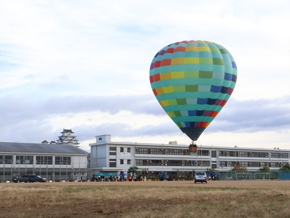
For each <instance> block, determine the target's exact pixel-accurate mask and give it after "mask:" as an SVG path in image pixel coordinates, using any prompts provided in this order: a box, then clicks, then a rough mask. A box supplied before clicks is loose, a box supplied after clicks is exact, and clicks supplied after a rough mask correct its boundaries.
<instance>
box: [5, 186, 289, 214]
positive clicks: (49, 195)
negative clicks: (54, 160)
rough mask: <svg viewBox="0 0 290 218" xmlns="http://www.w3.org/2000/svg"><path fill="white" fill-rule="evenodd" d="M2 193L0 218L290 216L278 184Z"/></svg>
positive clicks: (70, 188)
mask: <svg viewBox="0 0 290 218" xmlns="http://www.w3.org/2000/svg"><path fill="white" fill-rule="evenodd" d="M239 184H240V185H239ZM247 184H248V187H245V186H246V185H247ZM239 186H243V188H239ZM256 186H259V187H258V188H255V187H256ZM253 187H254V188H253ZM0 194H1V204H0V211H1V212H0V217H199V218H200V217H208V218H211V217H290V207H289V206H290V182H280V183H279V182H278V181H267V182H264V183H263V181H243V182H242V183H237V182H234V181H233V182H229V181H226V182H223V181H218V182H211V183H209V184H193V183H192V182H151V183H150V182H147V183H141V182H136V183H55V184H54V183H52V184H0Z"/></svg>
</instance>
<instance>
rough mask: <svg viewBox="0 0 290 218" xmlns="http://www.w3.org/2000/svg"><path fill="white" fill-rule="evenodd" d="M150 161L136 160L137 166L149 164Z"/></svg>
mask: <svg viewBox="0 0 290 218" xmlns="http://www.w3.org/2000/svg"><path fill="white" fill-rule="evenodd" d="M147 165H148V161H147V160H136V166H147Z"/></svg>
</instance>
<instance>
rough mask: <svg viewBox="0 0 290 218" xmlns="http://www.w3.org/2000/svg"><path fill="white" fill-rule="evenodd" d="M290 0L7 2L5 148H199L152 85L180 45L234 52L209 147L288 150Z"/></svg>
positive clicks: (3, 12)
mask: <svg viewBox="0 0 290 218" xmlns="http://www.w3.org/2000/svg"><path fill="white" fill-rule="evenodd" d="M289 21H290V1H288V0H284V1H283V0H275V1H267V0H261V1H259V0H256V1H252V0H251V1H247V0H246V1H245V0H244V1H234V0H232V1H226V0H225V1H216V0H215V1H214V0H212V1H211V0H203V1H193V0H191V1H186V0H184V1H179V2H178V4H177V1H173V0H172V1H170V0H161V1H133V0H130V1H124V0H123V1H118V0H115V1H96V0H94V1H93V0H92V1H89V0H87V1H51V0H49V1H39V0H38V1H32V0H31V1H30V0H27V1H22V0H19V1H14V0H9V1H5V0H0V114H1V116H0V141H6V142H41V141H43V140H44V139H46V140H49V141H51V140H56V139H57V138H58V136H59V135H60V132H61V131H62V129H63V128H71V129H72V130H73V131H74V132H75V135H76V136H77V138H78V139H79V141H80V142H81V148H83V149H85V150H89V146H88V144H89V143H93V142H94V141H95V136H96V135H100V134H111V135H112V140H113V141H131V142H148V143H149V142H152V143H153V142H157V143H168V142H169V141H173V140H176V141H178V143H179V144H184V143H185V144H189V143H190V139H189V138H188V137H187V136H186V135H184V134H183V133H181V131H180V129H179V128H178V127H177V126H176V125H175V124H174V123H173V121H172V120H171V119H170V118H169V117H168V116H167V114H166V113H165V112H164V111H163V109H162V108H161V107H160V105H159V103H158V102H157V100H156V99H155V96H154V95H153V93H152V90H151V86H150V82H149V66H150V64H151V61H152V59H153V56H154V55H155V54H156V52H157V51H159V50H160V49H161V48H163V47H164V46H166V45H168V44H170V43H174V42H177V41H182V40H207V41H212V42H215V43H218V44H220V45H222V46H224V47H225V48H226V49H227V50H229V52H230V53H231V54H232V55H233V57H234V59H235V61H236V63H237V66H238V80H237V84H236V87H235V90H234V92H233V94H232V96H231V98H230V100H229V102H228V103H227V104H226V106H225V107H224V108H223V110H222V111H221V112H220V114H219V115H218V116H217V118H216V119H215V120H213V122H212V123H211V124H210V125H209V127H208V128H207V129H206V130H205V131H204V133H203V134H202V136H201V137H200V138H199V140H198V144H202V145H218V146H235V145H237V146H239V147H265V148H273V147H280V148H285V149H289V148H290V146H289V145H290V85H289V81H290V43H289V38H290V29H289V27H288V26H289Z"/></svg>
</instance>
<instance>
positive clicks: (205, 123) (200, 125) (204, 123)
mask: <svg viewBox="0 0 290 218" xmlns="http://www.w3.org/2000/svg"><path fill="white" fill-rule="evenodd" d="M206 125H207V122H200V123H199V127H206Z"/></svg>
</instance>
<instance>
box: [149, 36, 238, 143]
mask: <svg viewBox="0 0 290 218" xmlns="http://www.w3.org/2000/svg"><path fill="white" fill-rule="evenodd" d="M236 80H237V65H236V62H235V61H234V59H233V57H232V55H231V54H230V53H229V52H228V50H227V49H225V48H224V47H223V46H221V45H218V44H216V43H214V42H208V41H200V40H198V41H194V40H191V41H182V42H176V43H173V44H170V45H168V46H166V47H164V48H162V49H161V50H160V51H159V52H157V54H156V55H155V56H154V58H153V60H152V63H151V66H150V83H151V87H152V89H153V93H154V95H155V96H156V98H157V100H158V102H159V103H160V105H161V106H162V108H163V109H164V110H165V112H166V113H167V114H168V116H169V117H170V118H171V119H172V120H173V121H174V123H175V124H176V125H177V126H178V127H179V128H180V129H181V130H182V132H184V133H185V134H186V135H188V137H189V138H191V140H193V141H196V140H197V139H198V138H199V136H200V135H201V134H202V132H203V131H204V130H205V129H206V128H207V127H208V125H209V124H210V122H211V121H212V120H213V119H214V118H215V117H216V116H217V114H218V113H219V112H220V111H221V109H222V108H223V106H224V105H225V104H226V103H227V101H228V99H229V97H230V96H231V94H232V92H233V90H234V87H235V85H236Z"/></svg>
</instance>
